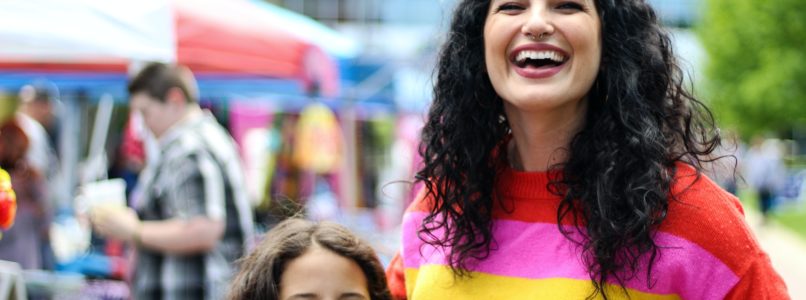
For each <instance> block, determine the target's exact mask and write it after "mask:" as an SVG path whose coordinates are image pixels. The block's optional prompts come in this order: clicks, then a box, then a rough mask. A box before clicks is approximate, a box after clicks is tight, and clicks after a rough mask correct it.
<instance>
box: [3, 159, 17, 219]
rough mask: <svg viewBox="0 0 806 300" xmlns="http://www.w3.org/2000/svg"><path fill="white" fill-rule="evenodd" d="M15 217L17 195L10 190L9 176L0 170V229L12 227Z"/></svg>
mask: <svg viewBox="0 0 806 300" xmlns="http://www.w3.org/2000/svg"><path fill="white" fill-rule="evenodd" d="M16 215H17V194H15V193H14V190H13V189H12V188H11V176H9V175H8V172H6V170H3V169H0V228H1V229H3V230H6V229H9V228H11V226H12V225H14V217H15V216H16Z"/></svg>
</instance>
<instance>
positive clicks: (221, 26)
mask: <svg viewBox="0 0 806 300" xmlns="http://www.w3.org/2000/svg"><path fill="white" fill-rule="evenodd" d="M267 18H271V13H268V11H267V10H266V9H265V8H261V7H260V6H256V5H255V3H253V2H250V1H247V0H228V1H224V0H174V1H165V0H145V1H137V2H134V1H123V0H111V1H110V0H76V1H68V2H64V1H58V0H30V1H21V0H9V1H0V45H2V47H0V87H6V88H7V89H8V88H18V87H19V86H21V85H22V84H25V83H27V82H29V81H31V80H34V79H36V78H47V79H48V80H52V79H51V78H54V79H55V80H58V81H59V82H54V83H55V84H56V85H57V86H59V87H61V88H70V87H73V86H74V84H83V85H84V86H83V87H82V88H84V89H86V90H88V91H90V92H95V91H99V90H105V91H107V92H112V94H114V95H115V96H116V98H118V97H120V96H125V95H123V94H125V90H124V83H120V82H125V76H126V72H127V70H128V66H129V65H130V63H132V62H144V61H166V62H174V61H176V62H178V63H180V64H185V65H188V66H190V68H191V69H192V70H194V71H195V72H196V73H197V74H199V75H200V85H201V88H202V93H203V94H204V92H205V90H209V91H210V92H212V93H215V94H225V93H226V92H228V90H236V89H235V88H237V91H238V92H248V91H249V90H250V89H252V90H254V92H261V93H266V92H275V93H277V92H278V91H279V92H281V93H297V94H301V93H305V92H307V91H308V90H310V89H311V88H312V87H314V86H315V87H317V88H318V89H319V90H321V91H322V92H323V94H326V95H335V93H337V91H338V71H337V67H336V65H335V61H334V60H333V59H332V58H331V57H329V56H328V55H327V54H326V53H324V52H323V51H322V50H321V49H320V48H319V47H318V46H317V45H314V44H312V43H310V42H308V41H305V40H303V39H301V38H299V37H298V36H295V35H292V34H289V33H288V32H289V31H290V30H293V28H294V25H293V24H285V26H283V24H280V23H276V22H272V21H267ZM87 73H90V74H87ZM74 79H75V80H74ZM98 80H100V81H98ZM121 80H123V81H121ZM114 82H118V83H119V84H118V86H117V90H114V91H109V90H110V89H112V88H110V87H109V85H110V84H112V83H114ZM229 84H232V85H233V86H232V87H231V86H229ZM65 85H68V86H65ZM99 85H100V86H99ZM101 87H103V88H101ZM233 87H234V88H233Z"/></svg>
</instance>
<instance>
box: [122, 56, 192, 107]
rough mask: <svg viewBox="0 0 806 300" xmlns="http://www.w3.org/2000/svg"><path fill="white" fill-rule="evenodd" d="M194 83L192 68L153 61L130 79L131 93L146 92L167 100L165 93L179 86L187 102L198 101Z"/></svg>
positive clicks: (160, 99) (162, 100)
mask: <svg viewBox="0 0 806 300" xmlns="http://www.w3.org/2000/svg"><path fill="white" fill-rule="evenodd" d="M191 84H194V82H193V78H192V75H191V74H190V70H189V69H187V68H184V67H180V66H175V65H169V64H165V63H160V62H152V63H149V64H148V65H146V66H145V67H144V68H143V69H142V70H141V71H140V72H139V73H138V74H137V75H136V76H135V77H134V78H132V79H131V81H129V87H128V90H129V94H130V95H133V94H136V93H140V92H145V93H147V94H148V95H149V96H151V97H154V98H156V99H159V101H161V102H165V95H166V94H167V93H168V91H169V90H170V89H172V88H175V87H176V88H179V89H180V90H182V94H184V95H185V99H187V102H196V101H197V100H198V99H196V95H195V93H192V92H191V91H192V90H191V86H190V85H191Z"/></svg>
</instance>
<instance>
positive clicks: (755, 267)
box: [725, 253, 790, 300]
mask: <svg viewBox="0 0 806 300" xmlns="http://www.w3.org/2000/svg"><path fill="white" fill-rule="evenodd" d="M725 299H727V300H733V299H736V300H739V299H758V300H766V299H769V300H779V299H790V297H789V293H788V292H787V290H786V284H784V281H783V280H782V279H781V276H779V275H778V273H776V272H775V270H773V268H772V264H771V263H770V259H769V257H767V255H766V254H763V253H762V254H761V255H759V256H757V257H756V259H755V261H754V262H753V263H752V264H751V265H750V267H749V268H748V269H747V271H745V272H744V274H743V275H742V276H741V277H740V278H739V282H738V283H736V285H735V286H734V287H733V289H731V291H730V293H728V295H727V297H725Z"/></svg>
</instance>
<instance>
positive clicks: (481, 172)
mask: <svg viewBox="0 0 806 300" xmlns="http://www.w3.org/2000/svg"><path fill="white" fill-rule="evenodd" d="M489 5H490V4H489V1H486V0H465V1H462V2H461V3H460V4H459V5H458V6H457V9H456V11H455V14H454V19H453V20H452V23H451V30H450V32H449V35H448V38H447V40H446V41H445V44H444V46H443V48H442V49H441V53H440V56H439V62H438V65H437V69H436V72H437V74H436V75H437V76H436V85H435V87H434V102H433V104H432V106H431V108H430V111H429V116H428V119H427V121H426V124H425V127H424V128H423V133H422V142H421V145H420V154H421V155H422V157H423V158H424V167H423V168H422V169H421V170H420V171H419V172H418V173H417V180H419V181H422V182H424V183H425V188H426V192H427V198H430V199H437V201H434V203H433V205H432V206H431V207H432V208H431V211H430V213H429V215H428V216H427V217H426V219H425V221H424V222H423V225H422V227H421V228H420V230H419V233H418V234H419V237H420V239H422V240H423V241H425V242H426V243H427V244H430V245H433V246H437V247H446V248H450V252H449V255H448V260H449V261H448V263H449V264H450V267H451V269H452V270H453V273H454V275H455V276H459V277H464V276H469V273H468V272H467V271H466V270H467V267H468V266H470V265H472V264H474V263H476V262H478V261H479V260H483V259H485V258H487V257H488V256H489V255H490V251H491V250H494V249H495V240H494V237H493V236H492V228H491V227H492V211H493V207H494V205H503V204H502V203H497V202H496V201H497V200H495V199H500V197H496V196H495V195H494V193H495V189H494V186H495V183H496V178H497V177H498V174H500V172H501V171H502V169H501V167H500V166H503V165H505V164H506V162H505V160H506V154H505V153H506V151H505V149H503V148H502V147H504V146H505V143H504V141H506V139H507V135H508V134H509V127H508V124H507V123H506V120H505V119H504V117H503V115H504V112H503V104H502V100H501V99H500V98H499V97H498V96H497V94H496V93H495V90H494V89H493V87H492V85H491V83H490V79H489V77H488V75H487V73H486V70H485V65H484V50H483V49H484V38H483V35H482V32H483V26H484V21H485V18H486V13H487V10H488V8H489ZM597 10H598V12H599V16H600V18H601V21H602V49H603V50H602V67H601V70H600V73H599V74H598V76H597V79H596V82H595V83H594V86H593V89H592V90H591V91H590V92H589V94H588V96H587V100H586V101H588V105H589V109H588V112H587V116H586V121H585V124H584V127H583V128H582V129H581V131H580V132H579V133H578V134H577V135H576V136H575V137H574V138H573V139H572V141H571V143H570V145H569V153H570V155H569V158H568V160H567V161H566V162H565V163H563V164H560V165H556V166H554V167H553V168H555V169H557V170H561V171H562V172H560V173H558V174H561V176H557V178H552V181H551V183H550V186H549V188H550V190H551V191H552V192H554V193H556V194H558V195H560V196H561V197H562V198H563V200H562V201H561V203H560V208H559V210H558V212H557V221H558V224H562V222H561V220H567V218H571V220H573V223H574V224H575V225H577V226H576V228H577V229H578V233H580V234H579V235H577V234H574V232H569V231H567V230H565V229H562V228H560V231H561V232H562V233H563V234H564V235H565V236H566V238H567V239H569V240H571V241H573V242H575V243H577V244H578V245H580V246H581V248H582V250H583V255H584V257H583V258H584V259H585V262H586V264H587V267H588V272H589V275H590V278H591V281H592V283H593V285H594V287H595V290H594V292H593V294H592V295H590V297H591V298H593V297H596V296H597V295H600V294H601V296H602V297H604V298H605V299H607V298H608V297H607V293H606V292H605V288H604V287H605V283H606V282H608V281H611V280H614V281H615V282H617V283H618V284H619V285H620V286H621V287H622V289H626V288H625V287H624V285H625V282H627V281H628V280H630V279H631V278H633V277H634V276H638V271H639V258H642V257H648V259H649V268H648V269H647V270H646V274H645V275H646V279H647V280H646V282H647V283H648V284H649V285H652V280H651V274H652V266H653V264H654V262H655V260H656V258H657V256H658V253H659V247H658V245H656V244H655V243H654V240H653V236H654V233H655V232H656V229H657V228H658V226H659V225H660V224H661V223H662V222H663V220H664V219H665V217H666V213H667V209H668V206H669V202H670V201H673V198H674V195H672V194H671V185H672V180H673V178H674V173H675V162H678V161H685V162H687V163H689V164H691V165H693V166H695V168H697V169H698V170H700V169H701V163H702V162H705V161H708V160H709V159H708V155H709V154H710V153H711V152H713V150H714V149H715V148H716V147H717V146H719V143H720V137H719V134H718V131H717V130H716V129H715V124H714V119H713V116H712V114H711V112H710V111H709V110H708V109H707V107H706V106H705V105H703V104H702V103H701V102H700V101H698V100H697V99H696V98H694V97H693V96H692V95H691V94H690V93H689V92H687V91H686V90H685V88H684V80H683V76H682V71H681V69H680V67H679V66H678V65H677V62H676V60H675V58H674V55H673V52H672V46H671V41H670V38H669V36H668V34H667V33H666V32H665V31H664V30H663V29H662V28H661V27H660V25H659V23H658V20H657V17H656V15H655V13H654V12H653V10H652V9H651V8H650V7H649V5H648V4H646V3H645V2H644V1H642V0H625V1H618V3H615V2H614V1H612V0H610V1H607V0H603V1H597ZM502 153H503V155H499V154H502ZM558 227H559V225H558ZM535 245H536V246H539V241H535ZM625 291H626V290H625Z"/></svg>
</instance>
